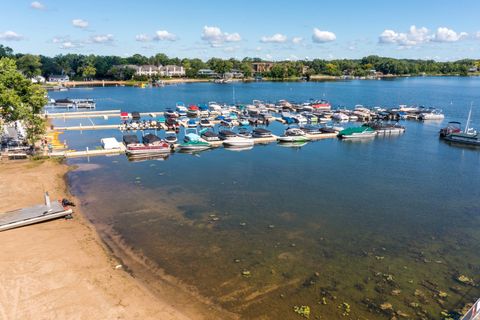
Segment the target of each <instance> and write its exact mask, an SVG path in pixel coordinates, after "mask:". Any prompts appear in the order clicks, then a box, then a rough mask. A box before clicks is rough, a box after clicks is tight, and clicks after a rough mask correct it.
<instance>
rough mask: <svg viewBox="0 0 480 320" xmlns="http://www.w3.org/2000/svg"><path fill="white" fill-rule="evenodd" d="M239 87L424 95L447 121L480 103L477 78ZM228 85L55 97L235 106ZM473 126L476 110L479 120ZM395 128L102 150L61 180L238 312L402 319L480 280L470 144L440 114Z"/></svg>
mask: <svg viewBox="0 0 480 320" xmlns="http://www.w3.org/2000/svg"><path fill="white" fill-rule="evenodd" d="M234 86H235V98H236V101H237V102H238V101H241V102H249V101H251V100H252V99H261V100H266V101H276V100H278V99H289V100H293V101H302V100H307V99H309V98H318V97H323V96H325V98H327V99H329V100H330V101H331V102H332V104H333V105H345V106H347V107H353V106H354V105H355V104H364V105H369V106H373V105H387V106H395V105H397V104H400V103H404V104H423V105H427V106H431V105H434V106H438V107H440V108H442V109H443V110H444V112H445V114H446V120H445V122H447V121H450V120H459V121H463V122H465V119H466V115H467V112H468V106H469V105H470V101H472V100H473V101H474V102H477V101H479V100H480V99H479V95H478V92H480V91H479V90H478V89H479V87H480V79H476V78H412V79H399V80H391V81H351V82H320V83H248V84H235V85H234ZM232 93H233V90H232V85H215V84H191V85H178V86H172V87H170V86H167V87H165V88H154V89H137V88H98V89H93V90H84V89H75V90H71V91H69V92H61V93H54V94H52V97H54V98H57V97H60V96H62V97H65V96H69V97H93V98H96V99H98V101H99V102H98V104H97V105H98V109H112V108H116V109H122V110H128V111H133V110H139V111H144V110H145V111H147V110H149V111H157V110H161V109H163V108H165V107H167V106H172V105H174V104H175V102H176V101H184V102H185V103H187V104H188V103H205V102H208V101H211V100H214V101H218V102H231V101H232ZM479 103H480V101H479ZM82 121H84V120H82ZM95 121H96V120H95ZM479 121H480V111H479V112H478V114H476V115H475V110H474V124H475V125H476V127H477V128H478V127H480V126H479V125H478V124H479ZM96 122H97V121H96ZM106 122H111V120H108V121H106ZM445 122H444V123H443V124H445ZM61 123H62V122H61V121H60V122H59V124H61ZM404 125H406V126H407V131H406V133H405V134H404V135H402V136H400V137H395V138H377V139H375V140H373V141H371V142H368V143H349V142H341V141H337V140H336V139H328V140H324V141H318V142H314V143H309V144H307V145H305V146H304V147H302V148H301V149H291V148H282V147H279V146H277V145H274V144H271V145H268V146H257V147H255V148H253V149H252V150H250V151H245V152H232V151H228V150H224V149H217V150H212V151H208V152H203V153H201V154H199V155H198V156H192V155H187V154H173V155H171V156H170V157H169V158H168V159H167V160H166V161H145V162H135V163H134V162H128V161H127V160H126V159H125V158H124V157H99V158H91V159H90V163H93V164H98V166H99V168H98V169H93V170H87V169H89V167H86V166H84V163H86V162H87V160H86V159H75V160H71V161H70V163H72V164H78V165H79V166H80V169H82V168H83V169H84V170H78V171H73V172H72V173H71V174H70V176H69V179H70V184H71V186H72V189H73V192H74V193H75V194H76V195H78V196H79V197H80V199H81V200H82V202H83V203H84V204H85V206H86V208H87V210H86V211H87V214H88V215H89V217H90V219H92V220H93V221H94V222H95V223H97V224H99V225H107V226H109V227H110V228H111V229H112V230H113V232H115V233H117V234H119V235H120V236H121V237H122V239H123V241H124V243H125V244H126V245H128V246H131V247H133V248H134V250H136V251H137V253H139V254H142V255H145V256H146V257H148V258H149V259H150V260H152V261H154V262H155V263H157V264H158V265H159V266H160V267H162V268H163V269H164V270H165V271H166V272H167V273H168V274H172V275H174V276H176V277H178V278H180V279H182V280H183V281H184V282H185V283H187V284H192V285H195V286H196V287H197V288H198V290H199V292H200V293H201V294H203V295H205V296H207V297H210V298H212V299H213V301H214V302H216V303H218V304H220V305H221V306H222V307H224V308H226V309H227V310H231V311H234V312H239V313H241V314H242V315H243V317H244V318H247V319H251V318H259V319H260V318H262V316H264V318H270V319H280V318H282V319H290V318H291V319H296V318H298V317H299V316H298V315H297V314H295V313H294V312H293V311H292V310H293V306H294V305H309V306H310V307H311V308H312V318H315V317H320V316H321V317H322V318H323V319H334V318H339V317H342V315H341V314H342V313H343V311H342V308H338V306H339V305H340V304H342V303H343V302H347V303H348V304H350V306H351V312H350V315H349V316H348V317H351V318H352V319H357V318H359V319H364V318H368V319H388V318H390V317H391V316H392V311H390V310H386V311H381V310H380V308H379V306H380V305H381V304H382V303H385V302H388V303H391V304H392V308H393V310H395V311H399V310H400V311H401V312H403V313H406V314H408V315H409V318H413V319H415V318H419V319H421V318H422V317H425V318H431V319H438V318H440V317H441V316H440V311H441V310H444V309H445V310H452V309H456V308H459V307H462V306H463V304H465V303H466V302H472V301H474V299H476V298H478V296H480V289H479V288H478V287H472V286H466V285H462V284H460V283H459V282H458V281H455V277H457V276H458V275H459V274H464V275H467V276H468V277H470V278H473V279H474V280H475V281H476V282H477V283H479V282H480V278H479V275H480V255H479V254H478V252H480V250H479V249H480V245H479V243H480V242H479V240H480V233H479V232H478V228H479V227H480V203H479V201H478V199H479V196H480V188H479V187H480V180H479V178H480V151H479V150H472V149H463V148H457V147H453V146H450V145H447V144H445V143H443V142H442V141H439V140H438V138H437V132H438V130H439V128H440V127H442V123H441V122H432V123H416V122H405V123H404ZM276 126H278V127H277V128H275V127H274V129H279V128H280V126H279V125H276ZM64 136H65V138H66V139H67V141H68V142H69V144H70V145H71V146H72V145H73V146H74V147H75V148H83V147H85V146H92V145H95V144H97V145H98V144H99V142H98V141H99V139H100V138H101V137H106V136H116V137H118V138H120V137H121V135H120V134H119V133H118V132H117V131H114V130H111V131H108V132H107V131H102V132H84V133H83V134H80V133H78V132H76V133H68V134H65V135H64ZM90 169H92V167H91V166H90ZM242 271H250V274H251V276H250V277H244V276H242ZM398 290H399V291H398ZM440 291H443V292H446V293H447V295H448V296H447V297H446V298H442V297H440V296H439V293H440ZM323 298H325V302H326V303H327V304H326V305H324V304H323V303H324V301H323V300H322V299H323ZM415 303H418V304H419V306H417V305H416V304H415ZM348 317H347V318H348Z"/></svg>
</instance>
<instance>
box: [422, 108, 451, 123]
mask: <svg viewBox="0 0 480 320" xmlns="http://www.w3.org/2000/svg"><path fill="white" fill-rule="evenodd" d="M444 118H445V115H444V114H443V113H441V112H440V111H438V110H433V111H431V112H422V113H420V115H419V116H418V119H419V120H422V121H425V120H443V119H444Z"/></svg>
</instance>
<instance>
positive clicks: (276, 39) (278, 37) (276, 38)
mask: <svg viewBox="0 0 480 320" xmlns="http://www.w3.org/2000/svg"><path fill="white" fill-rule="evenodd" d="M287 39H288V38H287V36H286V35H284V34H281V33H275V34H274V35H273V36H271V37H267V36H263V37H262V38H261V39H260V42H265V43H284V42H286V41H287Z"/></svg>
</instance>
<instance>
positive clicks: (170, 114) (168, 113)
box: [165, 108, 178, 118]
mask: <svg viewBox="0 0 480 320" xmlns="http://www.w3.org/2000/svg"><path fill="white" fill-rule="evenodd" d="M165 116H166V117H168V118H177V117H178V114H177V113H176V112H175V111H173V109H172V108H166V109H165Z"/></svg>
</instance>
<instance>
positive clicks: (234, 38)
mask: <svg viewBox="0 0 480 320" xmlns="http://www.w3.org/2000/svg"><path fill="white" fill-rule="evenodd" d="M202 40H204V41H207V42H208V43H210V45H211V46H212V47H219V46H221V45H222V44H223V43H224V42H238V41H240V40H242V37H241V36H240V34H238V33H227V32H222V30H220V28H218V27H209V26H204V27H203V32H202Z"/></svg>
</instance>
